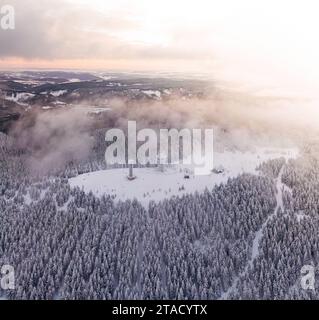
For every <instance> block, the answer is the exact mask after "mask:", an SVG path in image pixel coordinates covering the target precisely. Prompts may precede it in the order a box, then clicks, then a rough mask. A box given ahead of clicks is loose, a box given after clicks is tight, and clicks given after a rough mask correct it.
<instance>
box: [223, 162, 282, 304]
mask: <svg viewBox="0 0 319 320" xmlns="http://www.w3.org/2000/svg"><path fill="white" fill-rule="evenodd" d="M284 167H285V165H283V166H282V167H281V169H280V172H279V174H278V177H277V178H276V179H275V183H276V189H277V193H276V203H277V204H276V207H275V209H274V212H273V213H272V214H271V215H269V216H268V218H267V219H266V221H265V222H264V223H263V224H262V226H261V227H260V229H259V230H258V231H257V232H256V233H255V237H254V240H253V245H252V254H251V257H250V260H249V261H248V263H247V265H246V268H245V270H244V271H243V272H242V273H241V274H240V275H239V276H238V277H236V278H235V280H234V282H233V284H232V286H231V287H230V288H229V289H228V290H227V291H226V292H225V293H224V294H223V295H222V296H221V298H220V299H221V300H225V299H227V298H228V297H229V295H230V293H232V292H233V290H234V289H235V288H236V286H237V283H238V281H239V279H240V278H241V277H243V276H244V275H245V274H246V273H247V271H248V267H252V266H253V263H254V261H255V259H256V258H257V257H258V256H259V244H260V241H261V239H262V237H263V231H264V229H265V227H266V226H267V224H268V222H269V220H271V218H272V217H273V216H275V215H276V214H277V213H278V211H279V209H280V210H281V211H284V204H283V197H282V195H283V190H284V189H285V188H286V185H285V184H284V183H283V182H282V174H283V171H284Z"/></svg>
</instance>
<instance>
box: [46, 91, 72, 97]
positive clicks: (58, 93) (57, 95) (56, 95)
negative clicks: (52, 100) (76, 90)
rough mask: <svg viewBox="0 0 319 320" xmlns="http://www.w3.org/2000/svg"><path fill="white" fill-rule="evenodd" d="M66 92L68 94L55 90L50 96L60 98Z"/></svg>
mask: <svg viewBox="0 0 319 320" xmlns="http://www.w3.org/2000/svg"><path fill="white" fill-rule="evenodd" d="M67 92H68V90H56V91H51V92H50V94H51V96H54V97H60V96H62V95H64V94H65V93H67Z"/></svg>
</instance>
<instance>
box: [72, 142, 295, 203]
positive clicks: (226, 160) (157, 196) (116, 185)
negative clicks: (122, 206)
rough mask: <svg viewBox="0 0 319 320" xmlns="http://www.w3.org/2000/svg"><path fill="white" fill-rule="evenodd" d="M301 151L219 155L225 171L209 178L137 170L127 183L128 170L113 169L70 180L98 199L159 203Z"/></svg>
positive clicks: (175, 171) (179, 172)
mask: <svg viewBox="0 0 319 320" xmlns="http://www.w3.org/2000/svg"><path fill="white" fill-rule="evenodd" d="M297 155H298V150H297V149H295V148H292V149H278V148H277V149H269V148H259V149H258V150H257V151H256V152H239V151H237V152H231V151H225V152H219V153H217V152H216V153H215V154H214V166H215V168H216V167H222V168H223V170H224V172H222V173H219V174H218V173H212V174H211V175H208V176H193V175H191V176H190V179H185V173H184V170H182V168H167V169H166V170H165V171H164V172H162V171H160V170H159V169H156V168H137V169H134V174H135V175H136V177H137V178H136V179H135V180H133V181H128V179H127V175H128V169H110V170H104V171H97V172H91V173H86V174H82V175H79V176H77V177H74V178H71V179H70V180H69V182H70V184H71V186H72V187H76V186H78V187H80V188H81V189H82V188H83V190H84V191H85V192H90V191H92V192H93V193H94V194H95V195H97V196H102V195H103V194H110V195H114V196H115V197H116V199H117V200H126V199H134V198H136V199H138V200H139V201H141V202H142V203H143V204H144V205H147V204H148V203H149V201H150V200H154V201H156V202H158V201H161V200H164V199H167V198H170V197H172V196H182V195H183V194H186V193H194V192H196V191H198V192H201V191H204V190H205V189H206V188H208V189H212V188H213V187H214V185H216V184H220V183H224V182H227V180H228V178H232V177H236V176H238V175H239V174H241V173H252V174H258V172H257V170H256V167H257V166H258V165H259V164H261V163H262V162H264V161H267V160H270V159H275V158H279V157H285V158H286V159H290V158H295V157H296V156H297Z"/></svg>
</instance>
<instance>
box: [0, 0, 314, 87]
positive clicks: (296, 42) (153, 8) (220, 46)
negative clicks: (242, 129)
mask: <svg viewBox="0 0 319 320" xmlns="http://www.w3.org/2000/svg"><path fill="white" fill-rule="evenodd" d="M256 2H257V1H253V0H242V1H234V0H226V1H219V0H213V1H209V0H198V1H180V0H174V1H168V0H163V1H161V2H159V1H153V0H151V1H149V0H148V1H145V0H137V1H129V0H117V1H115V0H108V1H103V0H94V1H88V0H77V1H75V0H43V1H41V2H39V1H37V0H24V1H23V2H22V1H21V0H0V6H1V5H4V4H10V5H12V6H14V8H15V15H16V17H15V18H16V28H15V30H10V31H3V30H1V31H0V43H1V44H2V45H1V46H0V68H1V69H11V68H46V69H48V68H50V69H57V68H60V69H81V70H90V69H95V70H96V69H101V70H102V69H103V70H112V71H113V70H120V71H172V72H197V73H198V72H204V73H207V74H211V75H214V76H217V77H220V78H224V79H235V80H239V81H242V82H243V83H245V82H247V83H248V82H250V83H254V82H255V83H258V82H260V81H261V82H262V83H267V84H269V83H272V84H274V85H276V82H278V84H283V83H285V84H287V83H288V84H289V87H290V88H291V90H294V89H295V88H297V87H298V88H299V89H300V83H302V86H303V88H304V89H305V90H308V91H313V92H315V91H316V90H317V83H319V81H318V80H319V64H318V62H317V56H318V54H319V46H318V45H317V44H316V43H315V42H316V40H315V35H316V30H318V27H319V22H318V20H317V19H316V12H317V11H316V9H317V7H318V5H317V3H316V1H312V0H308V1H306V2H304V1H301V0H295V1H286V0H281V1H275V0H271V1H264V2H263V3H262V2H258V3H256Z"/></svg>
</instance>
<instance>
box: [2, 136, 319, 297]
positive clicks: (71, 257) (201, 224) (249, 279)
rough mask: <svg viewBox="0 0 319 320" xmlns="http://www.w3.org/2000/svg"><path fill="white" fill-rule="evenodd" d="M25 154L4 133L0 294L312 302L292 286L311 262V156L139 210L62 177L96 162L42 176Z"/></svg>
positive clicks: (314, 170) (315, 174)
mask: <svg viewBox="0 0 319 320" xmlns="http://www.w3.org/2000/svg"><path fill="white" fill-rule="evenodd" d="M97 149H98V148H97ZM94 156H96V154H95V155H94ZM92 157H93V156H92ZM97 158H98V157H97ZM27 161H28V154H27V152H26V151H24V150H20V149H19V148H17V147H16V146H15V143H14V141H13V139H12V138H9V137H8V136H6V135H4V134H0V178H1V179H0V265H5V264H9V265H12V266H14V268H15V277H16V279H15V283H16V289H15V290H11V291H4V290H2V291H1V289H0V297H4V298H7V299H290V298H292V299H310V298H312V299H313V298H319V297H318V294H317V293H316V291H305V290H303V289H301V287H300V276H301V274H300V270H301V268H302V266H303V265H306V264H311V265H314V266H316V265H318V262H319V255H318V247H319V234H318V232H317V230H319V216H318V206H319V198H318V194H319V184H318V178H319V161H318V160H317V158H316V156H315V155H313V154H311V153H303V154H302V155H301V156H300V157H299V158H298V159H296V160H290V161H288V162H287V161H286V160H285V159H284V158H281V159H275V160H270V161H267V162H265V163H263V164H262V165H260V166H259V168H258V170H259V172H260V174H259V175H252V174H242V175H240V176H238V177H236V178H231V179H229V180H228V182H227V183H224V184H221V185H217V186H214V187H212V188H211V189H206V191H205V192H202V193H195V194H188V195H181V196H175V197H172V198H170V199H168V200H164V201H162V202H159V203H155V202H150V204H149V206H148V207H147V208H145V206H142V205H141V204H140V203H139V202H138V201H126V202H121V201H116V200H115V199H114V198H113V197H111V196H108V195H105V196H103V197H100V198H98V197H96V196H94V195H93V194H92V193H88V194H86V193H84V192H83V191H82V190H80V189H79V188H71V187H70V185H69V183H68V179H67V178H68V177H70V176H74V175H76V174H79V173H82V172H89V171H93V170H97V169H101V168H102V169H103V162H102V161H101V162H100V163H99V162H98V161H97V162H92V161H88V162H87V163H86V164H83V163H82V164H81V165H80V164H75V163H73V164H70V165H69V166H68V167H67V168H65V169H64V170H63V171H61V170H60V171H59V173H55V175H53V174H52V173H51V174H50V175H49V176H46V177H43V176H42V177H35V176H32V175H30V174H29V172H28V166H27Z"/></svg>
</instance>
